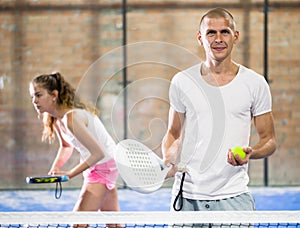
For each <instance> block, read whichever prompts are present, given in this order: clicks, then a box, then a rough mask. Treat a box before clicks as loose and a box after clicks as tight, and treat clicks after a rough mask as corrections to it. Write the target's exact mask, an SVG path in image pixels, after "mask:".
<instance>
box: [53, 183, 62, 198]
mask: <svg viewBox="0 0 300 228" xmlns="http://www.w3.org/2000/svg"><path fill="white" fill-rule="evenodd" d="M61 195H62V186H61V182H56V187H55V199H59V198H60V197H61Z"/></svg>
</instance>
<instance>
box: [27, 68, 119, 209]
mask: <svg viewBox="0 0 300 228" xmlns="http://www.w3.org/2000/svg"><path fill="white" fill-rule="evenodd" d="M29 90H30V95H31V98H32V103H33V105H34V107H35V109H36V111H37V112H38V115H39V117H40V118H43V124H44V130H43V135H42V140H43V141H48V142H49V143H52V142H53V141H54V138H55V134H56V136H57V138H58V140H59V149H58V152H57V156H56V158H55V160H54V162H53V164H52V167H51V169H50V171H49V175H67V176H68V177H69V178H73V177H75V176H77V175H78V174H80V173H83V176H84V183H83V186H82V191H81V194H80V197H79V199H78V201H77V203H76V205H75V207H74V211H98V210H101V211H118V210H119V204H118V195H117V188H116V186H115V181H116V178H117V175H118V172H117V168H116V164H115V161H114V160H113V159H112V158H113V153H114V151H115V149H116V145H115V142H114V141H113V139H112V138H111V136H110V135H109V133H108V132H107V131H106V129H105V127H104V125H103V124H102V122H101V121H100V119H99V118H98V116H97V110H96V109H95V108H94V107H91V106H89V105H87V104H85V103H84V102H82V101H81V100H80V99H79V98H78V97H76V96H75V89H74V88H73V87H72V86H71V85H70V84H69V83H68V82H67V81H66V80H65V79H64V78H63V76H62V75H61V74H60V73H53V74H43V75H39V76H37V77H35V78H33V80H32V81H31V83H30V86H29ZM74 148H75V149H76V150H77V151H78V152H79V153H80V157H81V162H80V163H79V164H78V165H76V166H75V167H74V168H72V169H71V170H69V171H62V170H61V168H62V166H63V165H64V164H65V163H66V161H67V160H68V159H69V158H70V156H71V155H72V152H73V150H74Z"/></svg>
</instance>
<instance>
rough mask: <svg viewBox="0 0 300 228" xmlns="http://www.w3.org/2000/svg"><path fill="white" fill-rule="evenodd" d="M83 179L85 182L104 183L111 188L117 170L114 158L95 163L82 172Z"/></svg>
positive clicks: (113, 184) (113, 185)
mask: <svg viewBox="0 0 300 228" xmlns="http://www.w3.org/2000/svg"><path fill="white" fill-rule="evenodd" d="M83 177H84V181H85V182H87V183H100V184H105V185H106V187H107V188H108V189H109V190H111V189H113V188H114V187H115V186H116V179H117V177H118V170H117V166H116V163H115V161H114V159H111V160H108V161H107V162H105V163H102V164H96V165H94V166H92V167H90V168H89V169H87V170H85V171H84V172H83Z"/></svg>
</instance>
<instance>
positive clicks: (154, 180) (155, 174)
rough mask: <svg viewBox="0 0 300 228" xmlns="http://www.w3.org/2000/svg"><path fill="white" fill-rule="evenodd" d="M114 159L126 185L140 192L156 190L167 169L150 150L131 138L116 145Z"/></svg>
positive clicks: (161, 182)
mask: <svg viewBox="0 0 300 228" xmlns="http://www.w3.org/2000/svg"><path fill="white" fill-rule="evenodd" d="M115 160H116V163H117V167H118V170H119V173H120V176H121V177H122V179H123V180H124V181H125V183H126V184H127V186H128V187H130V188H131V189H133V190H135V191H137V192H141V193H151V192H154V191H156V190H158V189H159V188H160V187H161V186H162V184H163V182H164V180H165V177H166V175H167V173H168V171H169V168H167V167H166V166H165V165H164V163H163V161H162V160H161V158H159V157H158V156H157V155H156V154H155V153H154V152H153V151H152V150H150V149H149V148H148V147H147V146H145V145H144V144H142V143H140V142H138V141H135V140H132V139H126V140H123V141H121V142H120V143H119V144H118V145H117V151H116V153H115Z"/></svg>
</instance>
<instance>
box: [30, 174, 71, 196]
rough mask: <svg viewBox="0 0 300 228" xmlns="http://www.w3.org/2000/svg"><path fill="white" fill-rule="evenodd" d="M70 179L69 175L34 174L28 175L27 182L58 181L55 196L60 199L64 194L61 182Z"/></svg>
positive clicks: (47, 182) (44, 182) (43, 182)
mask: <svg viewBox="0 0 300 228" xmlns="http://www.w3.org/2000/svg"><path fill="white" fill-rule="evenodd" d="M68 180H69V177H68V176H34V177H26V183H27V184H49V183H56V188H55V198H56V199H59V198H60V197H61V194H62V186H61V182H66V181H68Z"/></svg>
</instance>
